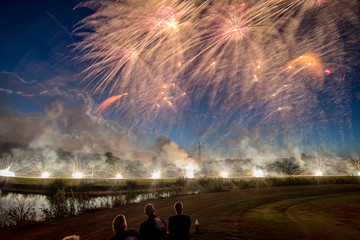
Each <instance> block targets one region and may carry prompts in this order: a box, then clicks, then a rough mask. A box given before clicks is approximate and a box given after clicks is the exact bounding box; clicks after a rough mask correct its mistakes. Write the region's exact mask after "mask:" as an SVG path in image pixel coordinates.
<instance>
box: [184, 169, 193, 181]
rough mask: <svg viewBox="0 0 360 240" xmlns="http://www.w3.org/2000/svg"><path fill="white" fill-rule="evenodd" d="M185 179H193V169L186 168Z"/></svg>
mask: <svg viewBox="0 0 360 240" xmlns="http://www.w3.org/2000/svg"><path fill="white" fill-rule="evenodd" d="M185 177H186V178H194V168H192V167H187V168H186V175H185Z"/></svg>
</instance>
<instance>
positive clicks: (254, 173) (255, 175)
mask: <svg viewBox="0 0 360 240" xmlns="http://www.w3.org/2000/svg"><path fill="white" fill-rule="evenodd" d="M253 176H254V177H264V172H263V171H262V170H260V169H256V170H254V172H253Z"/></svg>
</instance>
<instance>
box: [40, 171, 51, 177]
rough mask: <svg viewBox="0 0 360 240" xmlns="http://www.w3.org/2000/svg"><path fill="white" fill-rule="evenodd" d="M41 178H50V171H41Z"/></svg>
mask: <svg viewBox="0 0 360 240" xmlns="http://www.w3.org/2000/svg"><path fill="white" fill-rule="evenodd" d="M40 177H41V178H49V177H50V173H49V172H43V173H41V176H40Z"/></svg>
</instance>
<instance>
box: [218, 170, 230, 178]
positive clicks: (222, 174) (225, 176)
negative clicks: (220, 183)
mask: <svg viewBox="0 0 360 240" xmlns="http://www.w3.org/2000/svg"><path fill="white" fill-rule="evenodd" d="M220 177H222V178H228V177H229V174H228V173H227V172H225V171H222V172H220Z"/></svg>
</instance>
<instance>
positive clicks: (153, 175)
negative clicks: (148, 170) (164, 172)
mask: <svg viewBox="0 0 360 240" xmlns="http://www.w3.org/2000/svg"><path fill="white" fill-rule="evenodd" d="M160 177H161V173H160V171H156V172H153V174H152V175H151V178H152V179H159V178H160Z"/></svg>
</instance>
